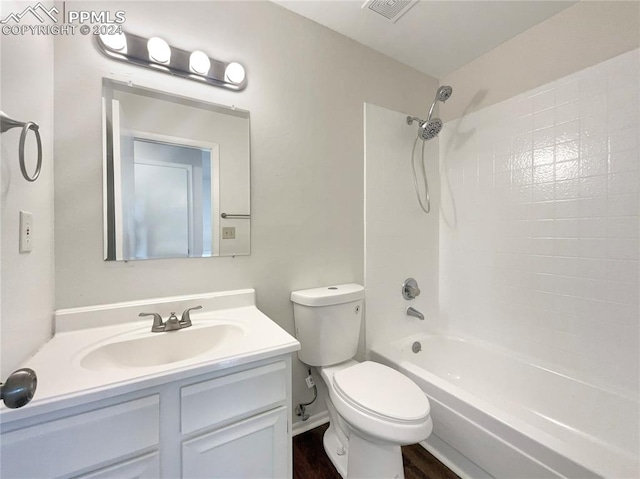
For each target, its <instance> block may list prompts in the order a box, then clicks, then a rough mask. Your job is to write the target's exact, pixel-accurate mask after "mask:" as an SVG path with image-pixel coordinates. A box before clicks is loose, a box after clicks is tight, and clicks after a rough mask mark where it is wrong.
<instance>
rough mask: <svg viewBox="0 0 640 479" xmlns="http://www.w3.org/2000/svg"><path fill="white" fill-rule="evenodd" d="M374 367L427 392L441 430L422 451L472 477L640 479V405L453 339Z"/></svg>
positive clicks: (394, 353) (400, 350)
mask: <svg viewBox="0 0 640 479" xmlns="http://www.w3.org/2000/svg"><path fill="white" fill-rule="evenodd" d="M414 341H419V342H420V343H421V345H422V351H421V352H419V353H417V354H416V353H413V352H412V350H411V346H412V344H413V342H414ZM371 359H373V360H375V361H379V362H381V363H384V364H387V365H389V366H391V367H393V368H395V369H398V370H399V371H401V372H403V373H404V374H406V375H407V376H409V377H410V378H411V379H413V380H414V381H415V382H416V383H417V384H418V385H419V386H420V387H421V388H422V389H423V390H424V391H425V393H426V394H427V395H428V397H429V400H430V402H431V416H432V418H433V426H434V429H433V434H432V436H431V438H430V439H429V440H427V441H426V444H423V445H424V446H425V447H426V448H427V449H429V450H430V451H432V452H433V453H434V454H435V455H436V456H438V457H440V458H441V459H442V460H443V462H445V463H447V464H449V465H450V467H452V468H453V469H454V471H456V472H458V473H459V474H461V475H463V476H472V477H474V478H477V477H496V478H505V479H515V478H548V477H568V478H589V477H607V478H629V479H637V478H639V477H640V470H639V467H640V466H639V459H638V448H639V440H638V429H639V425H640V422H639V420H640V417H639V415H640V413H639V403H638V398H637V397H636V398H634V397H632V396H628V395H627V396H625V395H623V394H619V393H613V392H610V391H606V390H603V389H600V388H598V387H595V386H593V385H590V384H587V383H585V382H581V381H578V380H576V379H573V378H570V377H567V376H564V375H561V374H558V373H556V372H553V371H550V370H548V369H544V368H541V367H538V366H535V365H532V364H528V363H526V362H523V361H521V360H518V359H516V358H514V357H511V356H507V355H505V354H503V353H501V352H499V351H494V350H492V349H490V348H488V347H486V346H484V345H482V344H479V343H475V342H471V341H468V340H462V339H458V338H452V337H446V336H422V337H418V338H416V337H412V338H408V339H406V340H402V341H398V342H397V343H394V344H390V345H388V346H383V347H377V348H374V349H373V350H372V351H371Z"/></svg>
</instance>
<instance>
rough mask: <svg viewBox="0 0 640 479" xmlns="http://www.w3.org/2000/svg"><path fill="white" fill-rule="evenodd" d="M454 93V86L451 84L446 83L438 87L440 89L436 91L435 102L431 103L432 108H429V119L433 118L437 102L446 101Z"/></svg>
mask: <svg viewBox="0 0 640 479" xmlns="http://www.w3.org/2000/svg"><path fill="white" fill-rule="evenodd" d="M452 93H453V88H451V87H450V86H447V85H444V86H441V87H440V88H438V91H437V92H436V97H435V98H434V100H433V103H432V104H431V108H429V116H428V117H427V121H429V120H431V115H433V109H434V108H435V107H436V103H438V102H439V101H441V102H442V103H444V102H445V101H447V100H448V99H449V98H451V94H452Z"/></svg>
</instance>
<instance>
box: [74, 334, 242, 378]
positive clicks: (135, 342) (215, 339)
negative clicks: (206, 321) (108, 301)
mask: <svg viewBox="0 0 640 479" xmlns="http://www.w3.org/2000/svg"><path fill="white" fill-rule="evenodd" d="M243 335H244V330H243V329H242V328H241V327H239V326H236V325H234V324H227V323H224V324H214V325H211V326H205V327H198V328H193V327H191V328H185V329H180V330H178V331H169V332H163V333H153V334H151V333H149V334H147V333H145V335H144V336H143V337H137V338H131V337H129V338H126V339H122V340H121V341H115V342H110V343H108V344H105V345H103V346H99V347H98V348H96V349H94V350H92V351H90V352H89V353H87V354H86V355H85V356H84V357H83V358H82V359H81V360H80V365H81V366H82V367H83V368H85V369H91V370H94V371H100V370H104V369H114V368H116V369H118V368H119V369H122V368H145V367H151V366H161V365H163V364H170V363H175V362H178V361H184V360H186V359H190V358H194V357H196V356H200V355H201V354H205V353H207V352H211V351H213V350H215V349H220V348H222V347H224V346H227V345H229V344H230V343H233V342H234V340H237V339H239V338H240V337H242V336H243Z"/></svg>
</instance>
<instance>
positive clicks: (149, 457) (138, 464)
mask: <svg viewBox="0 0 640 479" xmlns="http://www.w3.org/2000/svg"><path fill="white" fill-rule="evenodd" d="M158 477H160V457H159V456H158V453H157V452H152V453H151V454H145V455H144V456H140V457H136V458H134V459H130V460H128V461H123V462H118V463H116V464H113V465H111V466H109V467H104V468H102V469H99V470H97V471H92V472H89V473H87V474H82V475H80V476H77V477H76V478H75V479H112V478H118V479H157V478H158Z"/></svg>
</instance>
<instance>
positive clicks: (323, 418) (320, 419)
mask: <svg viewBox="0 0 640 479" xmlns="http://www.w3.org/2000/svg"><path fill="white" fill-rule="evenodd" d="M328 422H329V411H326V410H325V411H322V412H320V413H318V414H314V415H313V416H311V417H309V419H307V420H306V421H302V420H298V421H296V422H294V423H293V427H292V428H291V435H292V436H297V435H298V434H302V433H303V432H307V431H311V429H315V428H317V427H318V426H322V425H323V424H326V423H328Z"/></svg>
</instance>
